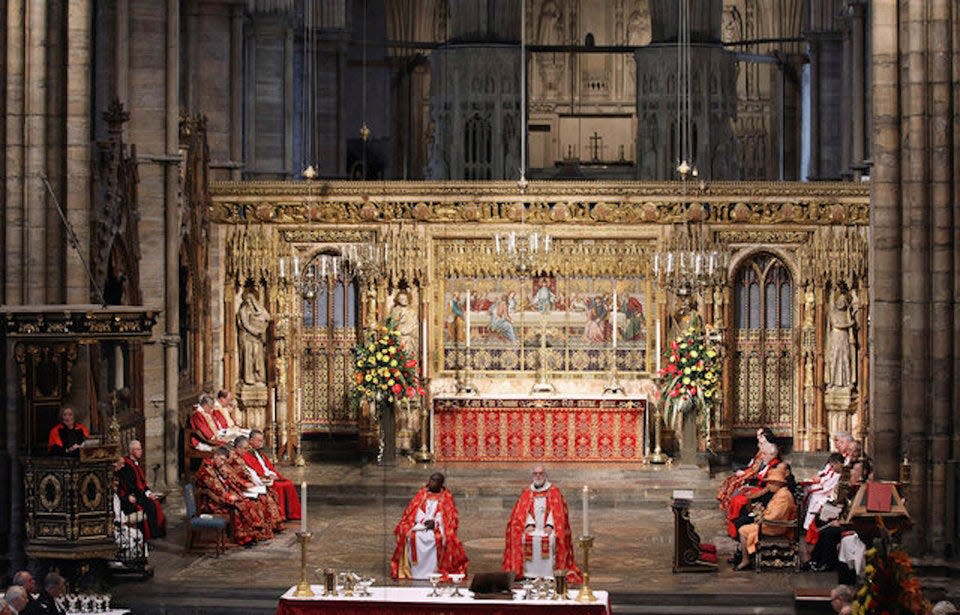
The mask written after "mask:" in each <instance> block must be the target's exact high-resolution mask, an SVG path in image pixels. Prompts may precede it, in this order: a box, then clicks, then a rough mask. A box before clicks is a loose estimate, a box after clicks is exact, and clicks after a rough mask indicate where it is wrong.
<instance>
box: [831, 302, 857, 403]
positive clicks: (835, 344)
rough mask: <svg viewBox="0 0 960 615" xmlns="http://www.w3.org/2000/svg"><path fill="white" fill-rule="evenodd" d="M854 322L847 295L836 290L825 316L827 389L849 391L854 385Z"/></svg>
mask: <svg viewBox="0 0 960 615" xmlns="http://www.w3.org/2000/svg"><path fill="white" fill-rule="evenodd" d="M855 327H856V321H855V320H854V318H853V311H852V309H851V305H850V299H849V298H848V297H847V293H845V292H843V291H842V290H838V291H837V292H836V295H835V296H834V299H833V306H832V307H831V308H830V311H829V312H828V314H827V365H826V370H825V371H826V373H825V374H824V379H825V380H826V383H827V389H850V388H852V387H853V385H854V384H855V383H856V376H855V370H854V363H853V354H854V353H853V348H854V344H855V342H854V333H855Z"/></svg>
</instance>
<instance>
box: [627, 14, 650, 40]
mask: <svg viewBox="0 0 960 615" xmlns="http://www.w3.org/2000/svg"><path fill="white" fill-rule="evenodd" d="M649 31H650V15H649V13H647V12H646V11H643V10H640V9H638V10H636V11H634V12H632V13H630V19H629V20H628V21H627V44H628V45H645V44H647V43H648V42H649V41H650V32H649Z"/></svg>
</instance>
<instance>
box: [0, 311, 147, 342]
mask: <svg viewBox="0 0 960 615" xmlns="http://www.w3.org/2000/svg"><path fill="white" fill-rule="evenodd" d="M158 314H159V310H157V309H155V308H147V307H144V306H119V305H118V306H108V307H103V306H100V305H84V304H69V305H67V304H65V305H57V306H52V305H42V306H40V305H23V306H10V305H3V306H0V335H2V336H3V337H5V338H8V339H16V340H34V341H41V340H51V341H52V340H64V339H66V340H76V341H80V340H119V339H135V338H146V337H150V335H151V334H152V332H153V327H154V325H156V324H157V316H158Z"/></svg>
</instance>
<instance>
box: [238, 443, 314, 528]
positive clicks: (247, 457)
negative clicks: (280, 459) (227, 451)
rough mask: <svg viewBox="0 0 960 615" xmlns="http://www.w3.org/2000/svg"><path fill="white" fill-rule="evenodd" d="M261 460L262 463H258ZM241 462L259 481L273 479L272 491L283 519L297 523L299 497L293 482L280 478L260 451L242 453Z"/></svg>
mask: <svg viewBox="0 0 960 615" xmlns="http://www.w3.org/2000/svg"><path fill="white" fill-rule="evenodd" d="M257 453H259V454H257ZM261 459H262V460H263V463H260V460H261ZM243 460H244V461H245V462H246V464H247V465H248V466H250V469H252V470H253V471H254V472H256V473H257V476H259V477H260V478H261V479H263V478H266V477H272V478H273V486H272V489H273V490H274V491H276V493H277V498H278V500H279V502H280V509H281V510H282V511H283V514H284V518H286V519H287V520H290V521H299V520H300V497H299V496H298V495H297V487H296V486H295V485H294V484H293V482H292V481H290V480H287V479H286V478H284V477H283V476H281V475H280V473H279V472H277V469H276V468H275V467H274V465H273V462H271V461H270V458H269V457H267V456H266V455H264V454H263V452H261V451H257V452H256V453H255V452H254V451H253V450H252V449H251V450H247V451H246V452H245V453H243ZM271 473H272V475H271Z"/></svg>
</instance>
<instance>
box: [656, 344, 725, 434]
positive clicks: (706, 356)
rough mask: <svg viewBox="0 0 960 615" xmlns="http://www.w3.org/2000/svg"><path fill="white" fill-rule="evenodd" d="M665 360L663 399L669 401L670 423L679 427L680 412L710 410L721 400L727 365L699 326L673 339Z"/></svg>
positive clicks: (667, 411) (667, 414)
mask: <svg viewBox="0 0 960 615" xmlns="http://www.w3.org/2000/svg"><path fill="white" fill-rule="evenodd" d="M665 358H666V360H667V363H666V365H665V366H664V367H663V369H661V370H660V373H659V376H660V379H661V383H662V386H661V396H662V398H663V399H664V400H665V401H666V407H665V408H664V410H665V412H666V417H665V419H666V422H667V424H675V422H676V420H677V416H678V415H679V412H678V410H696V409H698V408H699V409H701V410H703V409H707V408H709V407H710V404H711V403H713V400H715V399H716V398H717V394H718V391H717V390H718V388H719V386H720V374H721V371H722V367H723V366H722V363H721V361H720V352H719V351H718V350H717V349H716V348H714V347H713V345H712V344H711V343H710V340H709V339H708V336H707V335H706V334H705V333H704V331H703V330H702V329H700V328H698V327H688V328H686V329H684V330H683V331H682V332H681V333H680V334H679V335H678V336H677V337H676V339H674V340H672V341H671V342H670V349H669V352H668V353H667V354H666V357H665ZM707 420H708V419H707ZM708 426H709V425H708Z"/></svg>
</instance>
